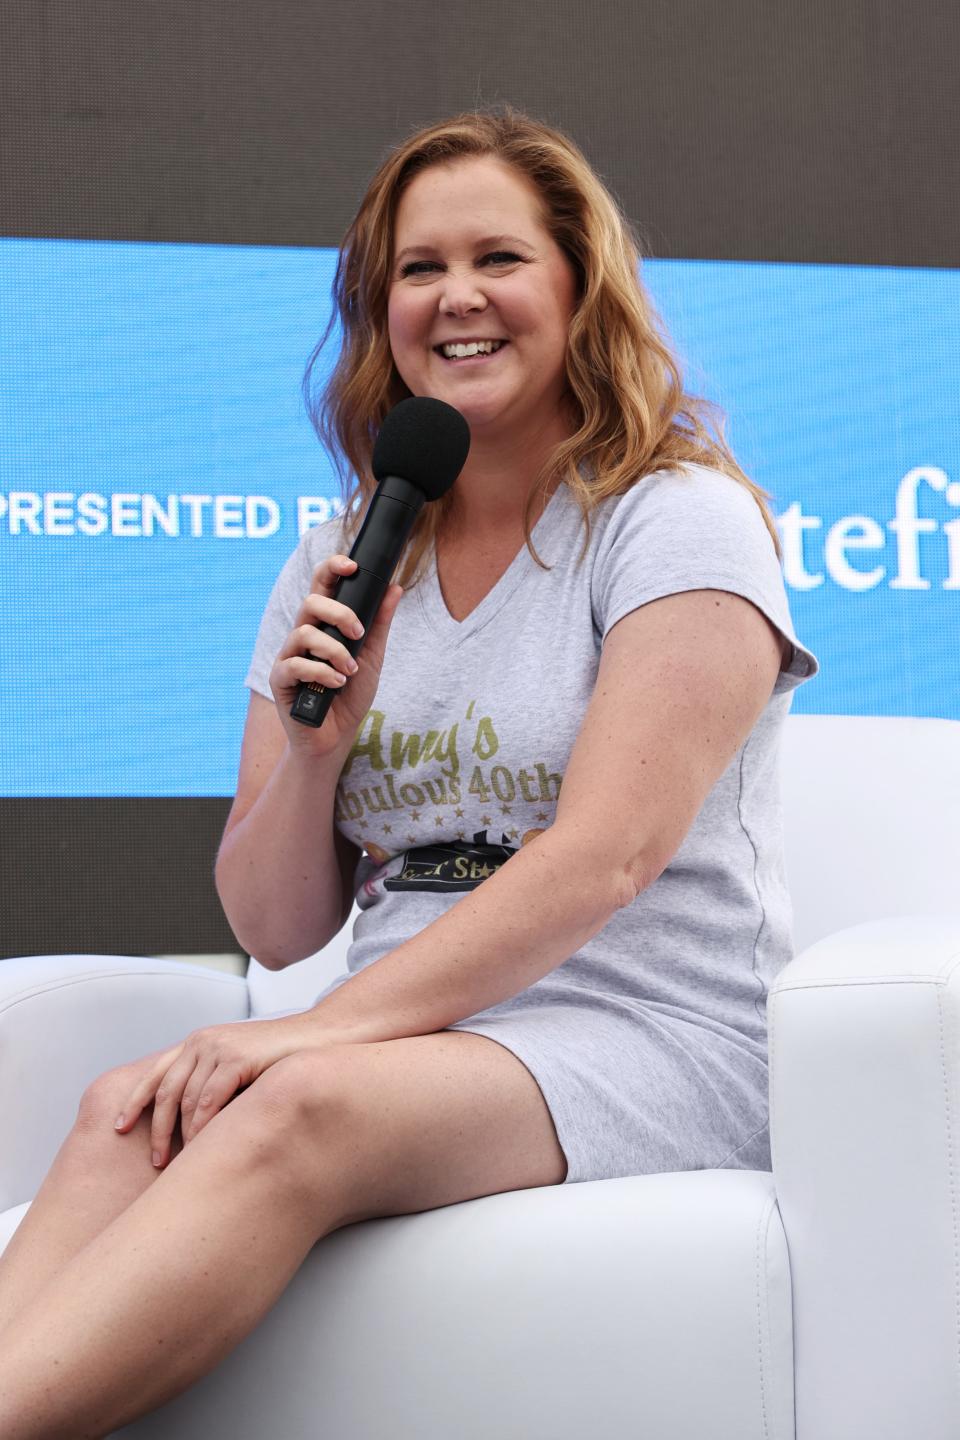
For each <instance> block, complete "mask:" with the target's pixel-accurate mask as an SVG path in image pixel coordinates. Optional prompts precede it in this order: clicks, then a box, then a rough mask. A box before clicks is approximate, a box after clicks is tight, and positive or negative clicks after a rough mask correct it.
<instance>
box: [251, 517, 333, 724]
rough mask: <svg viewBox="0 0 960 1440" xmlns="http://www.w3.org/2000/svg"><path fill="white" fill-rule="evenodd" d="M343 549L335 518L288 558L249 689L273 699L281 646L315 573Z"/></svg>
mask: <svg viewBox="0 0 960 1440" xmlns="http://www.w3.org/2000/svg"><path fill="white" fill-rule="evenodd" d="M342 546H343V538H342V534H341V530H340V521H339V519H338V518H334V519H333V520H327V521H325V522H324V523H323V524H322V525H315V526H313V527H312V528H311V529H310V530H307V531H306V533H305V534H304V535H303V536H302V537H301V539H300V543H299V544H298V546H297V548H296V549H295V550H294V551H293V553H292V554H291V555H290V556H288V558H287V560H286V563H285V564H284V566H283V569H282V570H281V571H280V574H279V575H278V576H277V579H276V582H275V583H274V586H273V589H272V591H271V592H270V598H269V600H268V601H267V606H266V609H265V610H264V612H263V617H262V619H261V621H260V628H259V630H258V631H257V638H256V642H255V644H254V647H253V656H252V658H251V660H250V669H249V670H248V671H247V675H246V679H245V680H244V682H243V683H244V684H245V685H246V686H247V688H248V689H249V690H255V691H256V692H257V694H258V695H264V696H265V697H266V698H267V699H268V700H272V699H273V691H272V690H271V689H270V671H271V670H272V669H273V663H274V661H275V660H276V658H277V655H278V654H279V652H280V647H281V646H282V644H283V642H284V640H286V638H287V636H288V635H289V634H290V631H291V630H292V629H293V624H294V621H295V620H296V618H297V614H298V612H299V610H300V606H301V605H302V604H303V601H304V598H305V596H306V595H308V594H309V592H310V581H311V580H312V579H313V572H314V570H315V569H316V568H317V566H318V565H319V564H320V561H321V560H324V559H326V557H327V556H328V555H335V554H337V553H338V551H340V550H341V549H342ZM344 553H346V552H344Z"/></svg>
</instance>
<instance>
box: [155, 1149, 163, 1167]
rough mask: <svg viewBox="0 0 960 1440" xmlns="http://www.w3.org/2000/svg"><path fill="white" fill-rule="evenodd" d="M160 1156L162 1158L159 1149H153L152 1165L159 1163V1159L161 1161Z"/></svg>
mask: <svg viewBox="0 0 960 1440" xmlns="http://www.w3.org/2000/svg"><path fill="white" fill-rule="evenodd" d="M161 1158H162V1157H161V1154H160V1151H159V1150H154V1152H153V1163H154V1165H159V1164H160V1161H161Z"/></svg>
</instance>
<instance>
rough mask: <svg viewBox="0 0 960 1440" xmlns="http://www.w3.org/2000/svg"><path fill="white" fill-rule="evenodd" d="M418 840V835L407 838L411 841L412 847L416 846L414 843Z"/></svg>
mask: <svg viewBox="0 0 960 1440" xmlns="http://www.w3.org/2000/svg"><path fill="white" fill-rule="evenodd" d="M416 838H417V837H416V835H408V836H407V839H408V840H409V841H410V844H411V845H413V844H414V842H415V841H416Z"/></svg>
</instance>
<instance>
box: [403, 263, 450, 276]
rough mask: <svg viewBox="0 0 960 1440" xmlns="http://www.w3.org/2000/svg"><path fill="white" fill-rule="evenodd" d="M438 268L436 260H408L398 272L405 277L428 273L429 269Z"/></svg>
mask: <svg viewBox="0 0 960 1440" xmlns="http://www.w3.org/2000/svg"><path fill="white" fill-rule="evenodd" d="M439 268H440V267H439V266H438V264H437V262H436V260H409V261H408V262H407V264H406V265H402V266H401V267H400V274H401V275H402V276H403V278H404V279H406V278H407V276H408V275H429V273H430V271H431V270H438V269H439Z"/></svg>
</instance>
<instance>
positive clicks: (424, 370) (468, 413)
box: [387, 156, 577, 535]
mask: <svg viewBox="0 0 960 1440" xmlns="http://www.w3.org/2000/svg"><path fill="white" fill-rule="evenodd" d="M507 237H509V239H508V238H507ZM394 244H395V246H396V248H397V251H398V254H397V259H396V260H395V261H394V264H393V268H392V274H391V283H390V290H389V298H388V305H387V323H388V332H389V338H390V349H391V352H392V355H393V360H394V364H395V366H396V368H397V372H398V374H399V375H400V377H401V378H402V380H403V382H404V384H405V385H406V386H407V388H408V389H409V391H410V393H411V394H413V395H433V396H436V397H437V398H438V399H441V400H446V401H447V402H448V403H449V404H451V405H454V406H456V408H457V409H458V410H460V411H461V413H462V414H463V415H464V416H465V417H466V420H467V422H468V424H469V425H470V432H471V437H472V438H471V448H470V456H469V459H468V461H467V465H466V466H465V468H464V472H463V473H462V475H461V477H460V479H459V481H458V483H457V486H456V491H457V494H456V501H457V504H456V505H455V506H451V509H453V510H455V512H456V514H457V518H458V522H459V528H461V529H469V530H470V531H471V533H472V534H474V535H475V534H476V533H477V530H478V529H479V530H481V531H484V530H487V529H488V528H489V524H490V518H491V517H493V518H495V520H496V523H497V524H498V525H504V524H509V526H510V528H511V530H513V529H514V528H516V526H518V525H519V522H520V516H521V514H522V510H523V505H524V502H525V501H526V498H527V493H528V491H529V488H530V485H531V483H532V482H533V481H534V480H535V479H536V478H537V476H538V474H539V473H540V472H541V470H542V469H543V467H544V464H545V463H546V462H547V460H548V458H549V457H550V456H551V455H552V454H553V452H554V451H555V450H556V448H557V447H558V446H559V445H560V444H562V443H563V442H564V441H565V440H568V439H569V438H570V436H571V435H572V434H573V433H574V431H575V430H576V424H575V420H574V416H573V414H572V413H571V410H570V407H569V406H568V405H566V404H565V397H566V395H567V373H566V361H567V344H568V336H569V330H570V320H571V317H572V315H573V310H574V306H575V304H576V299H577V280H576V275H575V273H574V270H573V266H572V265H571V263H570V261H569V260H568V259H567V257H566V255H565V254H564V253H563V251H562V250H561V249H560V247H559V245H558V244H557V242H556V241H555V240H554V239H553V236H552V235H551V234H550V232H549V230H548V229H547V227H546V226H545V225H544V223H543V219H542V206H541V202H540V198H539V196H538V195H537V192H536V190H535V189H534V187H533V185H532V184H531V183H530V182H529V181H528V180H527V178H526V177H525V176H524V175H522V174H520V173H518V172H517V171H516V170H515V169H513V168H512V167H511V166H509V165H506V164H504V163H503V161H501V160H498V159H496V158H494V157H492V156H476V157H466V158H463V159H460V160H455V161H449V162H447V163H445V164H443V165H436V166H432V167H431V168H430V169H428V170H423V171H421V173H420V174H419V175H417V176H416V178H415V179H414V180H413V181H412V182H411V183H410V184H409V185H408V187H407V188H406V190H405V191H404V192H403V195H402V197H401V199H400V203H399V205H398V207H397V214H396V221H395V229H394ZM508 245H512V246H513V248H512V249H509V248H506V247H507V246H508ZM413 257H420V258H413ZM485 521H486V523H485Z"/></svg>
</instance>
